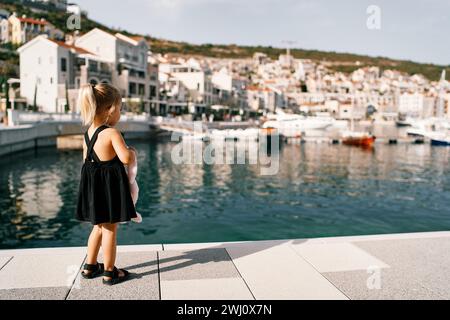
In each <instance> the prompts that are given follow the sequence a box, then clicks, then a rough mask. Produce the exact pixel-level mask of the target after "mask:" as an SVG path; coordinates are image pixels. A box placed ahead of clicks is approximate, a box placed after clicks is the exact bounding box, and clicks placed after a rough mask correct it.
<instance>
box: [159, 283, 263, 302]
mask: <svg viewBox="0 0 450 320" xmlns="http://www.w3.org/2000/svg"><path fill="white" fill-rule="evenodd" d="M161 299H162V300H205V299H206V300H254V298H253V296H252V294H251V292H250V291H249V289H248V287H247V286H246V284H245V282H244V280H243V279H242V278H224V279H221V278H217V279H190V280H165V281H161Z"/></svg>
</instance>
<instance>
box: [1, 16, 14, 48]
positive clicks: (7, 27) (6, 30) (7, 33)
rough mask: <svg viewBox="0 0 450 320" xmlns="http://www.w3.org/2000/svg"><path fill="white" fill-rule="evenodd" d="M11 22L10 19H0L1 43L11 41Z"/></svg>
mask: <svg viewBox="0 0 450 320" xmlns="http://www.w3.org/2000/svg"><path fill="white" fill-rule="evenodd" d="M11 37H12V35H11V24H10V23H9V21H8V19H1V21H0V43H9V42H11Z"/></svg>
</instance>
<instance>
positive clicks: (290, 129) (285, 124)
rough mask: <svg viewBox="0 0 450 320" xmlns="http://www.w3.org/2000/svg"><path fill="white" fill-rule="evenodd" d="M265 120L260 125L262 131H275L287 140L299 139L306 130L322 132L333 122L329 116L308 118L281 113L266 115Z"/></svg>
mask: <svg viewBox="0 0 450 320" xmlns="http://www.w3.org/2000/svg"><path fill="white" fill-rule="evenodd" d="M267 119H268V120H267V121H266V122H264V124H263V125H262V128H263V129H268V128H274V129H277V130H278V132H279V133H280V134H282V135H283V136H285V137H288V138H299V137H301V135H302V134H303V133H304V132H305V131H307V130H324V129H326V128H328V127H330V126H332V125H333V124H334V122H335V119H333V118H332V117H330V116H315V117H309V116H303V115H299V114H288V113H284V112H282V111H277V113H276V114H270V115H268V116H267Z"/></svg>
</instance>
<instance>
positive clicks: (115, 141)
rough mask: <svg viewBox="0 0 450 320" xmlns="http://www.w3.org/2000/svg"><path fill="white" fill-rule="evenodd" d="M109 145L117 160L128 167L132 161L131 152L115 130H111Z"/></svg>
mask: <svg viewBox="0 0 450 320" xmlns="http://www.w3.org/2000/svg"><path fill="white" fill-rule="evenodd" d="M111 143H112V146H113V148H114V151H115V152H116V154H117V156H118V157H119V160H120V161H121V162H122V163H123V164H124V165H128V164H129V163H130V162H131V161H132V160H133V156H134V155H133V151H132V150H131V149H130V148H129V147H128V146H127V145H126V143H125V140H123V137H122V135H121V134H120V132H119V131H118V130H117V129H115V128H111Z"/></svg>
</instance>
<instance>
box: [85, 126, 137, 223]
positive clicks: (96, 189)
mask: <svg viewBox="0 0 450 320" xmlns="http://www.w3.org/2000/svg"><path fill="white" fill-rule="evenodd" d="M106 128H109V127H108V126H106V125H103V126H100V127H99V128H97V130H95V132H94V134H93V135H92V139H91V141H89V136H88V133H87V131H86V132H85V134H84V139H85V141H86V146H87V153H86V159H85V160H84V163H83V166H82V168H81V180H80V185H79V190H78V203H77V210H76V218H77V219H78V220H80V221H89V222H91V223H92V224H94V225H96V224H100V223H116V222H125V221H130V220H131V218H136V216H137V215H136V209H135V207H134V204H133V199H132V198H131V193H130V185H129V182H128V175H127V172H126V171H125V167H124V165H123V163H122V162H121V161H120V159H119V157H118V156H117V155H116V156H115V157H114V158H113V159H111V160H109V161H100V159H99V158H98V156H97V154H96V153H95V151H94V144H95V142H96V141H97V136H98V134H99V133H100V132H101V131H102V130H104V129H106Z"/></svg>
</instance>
